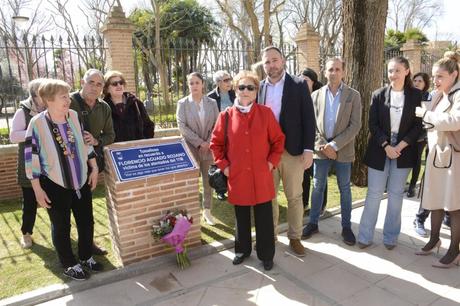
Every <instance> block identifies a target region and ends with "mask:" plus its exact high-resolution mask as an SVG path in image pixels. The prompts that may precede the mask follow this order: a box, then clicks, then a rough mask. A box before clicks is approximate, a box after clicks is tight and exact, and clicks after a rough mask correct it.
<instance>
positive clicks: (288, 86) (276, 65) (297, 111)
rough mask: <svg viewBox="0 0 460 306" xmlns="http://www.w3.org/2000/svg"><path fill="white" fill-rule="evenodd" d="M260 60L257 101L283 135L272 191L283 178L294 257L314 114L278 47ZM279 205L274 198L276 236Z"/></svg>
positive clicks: (302, 253)
mask: <svg viewBox="0 0 460 306" xmlns="http://www.w3.org/2000/svg"><path fill="white" fill-rule="evenodd" d="M262 63H263V68H264V71H265V73H266V74H267V78H266V79H265V80H263V81H262V82H261V86H260V92H259V97H258V103H260V104H264V105H266V106H268V107H270V108H271V109H272V111H273V114H274V115H275V118H276V119H277V120H278V122H279V124H280V126H281V129H282V131H283V133H284V134H285V136H286V141H285V150H284V153H283V155H282V157H281V162H280V164H279V165H278V167H277V168H276V169H274V170H273V181H274V184H275V190H278V188H279V183H280V180H282V181H283V187H284V193H285V195H286V198H287V200H288V211H287V221H288V233H287V235H288V238H289V246H290V247H291V249H292V251H293V252H294V253H295V254H296V255H297V256H305V249H304V247H303V246H302V244H301V242H300V237H301V236H302V221H303V203H302V192H303V189H302V181H303V173H304V170H305V169H308V168H310V167H311V165H312V163H313V148H314V142H315V115H314V110H313V103H312V100H311V97H310V93H309V91H308V87H307V83H306V82H305V81H304V80H303V79H301V78H298V77H296V76H291V75H289V74H288V73H286V71H285V63H286V62H285V59H284V56H283V54H282V52H281V50H280V49H278V48H276V47H273V46H270V47H267V48H265V49H264V50H263V51H262ZM278 219H279V207H278V203H277V200H276V198H275V199H273V222H274V224H275V235H276V234H277V230H276V228H277V225H278Z"/></svg>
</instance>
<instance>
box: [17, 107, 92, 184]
mask: <svg viewBox="0 0 460 306" xmlns="http://www.w3.org/2000/svg"><path fill="white" fill-rule="evenodd" d="M47 115H48V111H44V112H42V113H40V114H38V115H36V116H35V117H33V118H32V119H31V120H30V124H29V127H28V128H27V133H26V141H25V150H24V157H25V166H26V175H27V178H28V179H30V180H32V179H37V178H39V177H40V176H41V175H44V176H46V177H48V178H49V179H50V180H52V181H53V182H54V183H56V184H58V185H60V186H62V187H64V188H66V189H74V190H79V189H80V188H81V187H83V185H84V184H85V183H86V180H87V178H88V177H87V175H88V165H87V162H88V159H90V158H94V157H95V153H94V150H93V147H92V146H88V145H86V144H85V143H84V141H83V136H82V129H81V124H80V122H79V120H78V116H77V113H76V112H75V111H73V110H70V111H69V115H68V116H67V122H66V123H62V124H53V123H52V122H51V120H50V119H49V117H48V116H47ZM68 127H70V130H71V131H72V133H73V135H74V139H75V140H74V141H75V142H74V143H70V144H69V141H68V136H67V129H68ZM53 128H57V129H59V133H60V135H61V136H62V138H63V141H64V142H65V143H66V144H67V146H72V148H71V149H72V152H74V158H72V157H71V156H70V155H67V156H66V155H64V153H63V152H62V149H61V147H60V145H59V143H58V142H57V141H56V138H55V136H54V134H53V132H52V130H53Z"/></svg>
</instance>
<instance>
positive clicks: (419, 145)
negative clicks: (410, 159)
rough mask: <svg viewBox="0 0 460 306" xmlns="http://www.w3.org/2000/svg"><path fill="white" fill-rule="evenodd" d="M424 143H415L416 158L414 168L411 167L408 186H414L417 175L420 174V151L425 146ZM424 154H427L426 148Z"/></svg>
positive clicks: (421, 151)
mask: <svg viewBox="0 0 460 306" xmlns="http://www.w3.org/2000/svg"><path fill="white" fill-rule="evenodd" d="M425 145H426V142H425V141H420V142H417V144H416V145H415V146H416V148H417V159H416V162H415V166H414V168H412V176H411V179H410V184H409V188H415V185H416V184H417V181H418V176H419V174H420V167H421V166H422V153H423V149H424V148H425ZM426 154H427V155H428V149H427V152H426Z"/></svg>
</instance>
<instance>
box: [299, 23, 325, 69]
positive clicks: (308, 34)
mask: <svg viewBox="0 0 460 306" xmlns="http://www.w3.org/2000/svg"><path fill="white" fill-rule="evenodd" d="M319 41H320V37H319V34H318V33H317V32H316V31H315V29H313V27H312V26H311V25H309V24H308V23H304V24H303V25H302V26H301V27H300V29H299V32H297V35H296V37H295V42H296V44H297V49H298V62H299V69H300V71H298V72H301V71H302V70H303V69H305V68H307V67H308V68H311V69H313V70H315V71H316V73H318V74H319V73H320V49H319Z"/></svg>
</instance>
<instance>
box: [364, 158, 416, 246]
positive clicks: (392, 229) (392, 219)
mask: <svg viewBox="0 0 460 306" xmlns="http://www.w3.org/2000/svg"><path fill="white" fill-rule="evenodd" d="M410 170H411V169H410V168H398V167H397V162H396V159H393V160H390V159H389V158H387V159H386V161H385V168H384V169H383V171H380V170H376V169H373V168H371V167H369V168H368V170H367V171H368V188H367V196H366V201H365V203H364V211H363V214H362V215H361V221H360V223H359V234H358V241H359V242H361V243H364V244H371V243H372V240H373V238H374V231H375V224H376V223H377V217H378V214H379V208H380V201H381V200H382V197H383V193H384V192H385V186H387V192H388V206H387V212H386V215H385V224H384V226H383V243H384V244H388V245H395V244H396V242H397V240H398V236H399V233H400V231H401V208H402V202H403V195H404V187H405V185H406V181H407V177H408V176H409V172H410Z"/></svg>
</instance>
